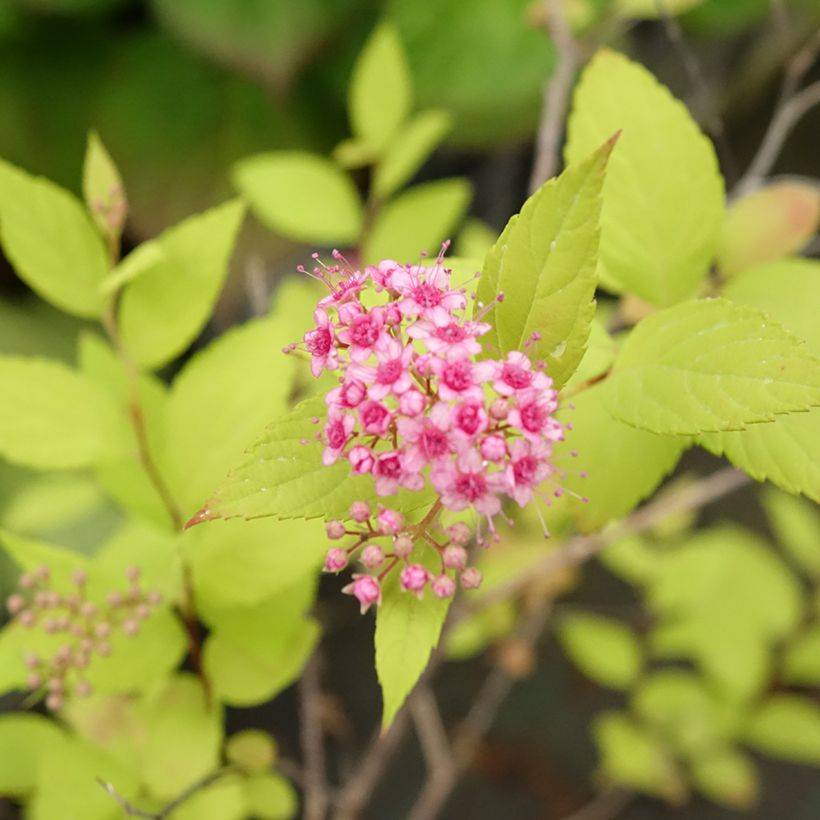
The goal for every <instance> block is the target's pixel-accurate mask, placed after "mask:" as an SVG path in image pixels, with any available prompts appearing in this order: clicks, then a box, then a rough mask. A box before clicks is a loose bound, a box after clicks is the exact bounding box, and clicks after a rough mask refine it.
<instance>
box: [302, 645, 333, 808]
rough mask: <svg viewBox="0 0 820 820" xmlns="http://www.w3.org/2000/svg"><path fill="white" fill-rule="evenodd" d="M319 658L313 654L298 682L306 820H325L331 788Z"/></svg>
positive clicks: (317, 654) (316, 653)
mask: <svg viewBox="0 0 820 820" xmlns="http://www.w3.org/2000/svg"><path fill="white" fill-rule="evenodd" d="M319 664H320V657H319V653H318V650H317V651H316V652H314V653H313V655H312V657H311V658H310V660H309V661H308V663H307V666H306V667H305V669H304V672H303V673H302V677H301V678H300V680H299V704H300V711H301V714H300V718H301V720H300V728H301V741H302V756H303V759H304V781H303V784H302V786H303V789H304V794H305V813H304V817H305V820H324V817H325V816H326V814H327V804H328V789H327V778H326V773H325V772H326V769H325V746H324V737H323V735H322V714H321V707H322V690H321V680H320V669H319Z"/></svg>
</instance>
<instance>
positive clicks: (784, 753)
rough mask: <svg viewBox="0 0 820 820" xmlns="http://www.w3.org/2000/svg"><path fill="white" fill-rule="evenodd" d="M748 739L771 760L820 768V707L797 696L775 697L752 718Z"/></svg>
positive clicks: (747, 734) (748, 741) (746, 734)
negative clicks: (819, 766) (779, 759)
mask: <svg viewBox="0 0 820 820" xmlns="http://www.w3.org/2000/svg"><path fill="white" fill-rule="evenodd" d="M745 740H746V743H748V744H749V745H750V746H751V747H752V748H754V749H756V750H757V751H760V752H764V753H765V754H769V755H772V757H779V758H782V759H783V760H791V761H793V762H795V763H810V764H813V765H820V706H818V705H817V704H816V703H814V702H813V701H811V700H809V699H808V698H802V697H799V696H797V695H773V696H772V697H770V698H769V699H768V700H767V701H766V702H765V703H763V704H762V705H761V706H760V707H759V708H758V710H757V712H756V713H755V714H754V715H753V716H752V718H751V720H750V722H749V725H748V727H747V729H746V733H745Z"/></svg>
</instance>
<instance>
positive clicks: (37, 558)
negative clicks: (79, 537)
mask: <svg viewBox="0 0 820 820" xmlns="http://www.w3.org/2000/svg"><path fill="white" fill-rule="evenodd" d="M0 547H2V549H3V550H4V551H5V552H6V553H7V554H8V556H9V557H10V558H11V559H12V561H14V563H15V564H17V566H18V567H20V570H21V571H22V572H31V571H32V570H34V569H37V568H38V567H42V566H46V567H48V569H49V579H50V584H51V585H52V587H53V588H55V589H56V590H57V591H58V592H63V593H65V592H75V591H76V589H75V587H74V585H73V583H72V581H71V575H72V573H73V572H74V571H75V570H78V569H81V570H86V571H87V570H88V569H89V567H90V566H91V563H90V561H89V560H88V558H86V557H85V556H84V555H80V554H79V553H77V552H74V551H73V550H69V549H66V548H64V547H59V546H57V545H55V544H49V543H48V542H46V541H40V540H36V539H34V538H25V537H23V536H21V535H16V534H15V533H12V532H8V531H7V530H0Z"/></svg>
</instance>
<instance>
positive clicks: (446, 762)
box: [410, 684, 453, 778]
mask: <svg viewBox="0 0 820 820" xmlns="http://www.w3.org/2000/svg"><path fill="white" fill-rule="evenodd" d="M410 714H411V715H412V716H413V724H414V726H415V727H416V734H417V735H418V738H419V743H421V750H422V753H423V754H424V759H425V762H426V764H427V774H428V777H431V778H443V777H447V776H449V773H450V770H451V769H452V768H453V757H452V752H451V751H450V743H449V741H448V740H447V733H446V732H445V731H444V725H443V723H442V720H441V713H440V712H439V708H438V704H437V703H436V698H435V695H434V694H433V690H432V689H431V688H430V686H429V685H427V684H426V685H424V686H421V687H419V688H418V690H417V691H416V696H415V697H414V698H413V699H412V700H411V702H410Z"/></svg>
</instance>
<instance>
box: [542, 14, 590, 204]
mask: <svg viewBox="0 0 820 820" xmlns="http://www.w3.org/2000/svg"><path fill="white" fill-rule="evenodd" d="M544 11H545V13H546V15H547V26H548V28H549V32H550V36H551V37H552V42H553V44H554V45H555V52H556V63H555V69H554V71H553V73H552V76H551V77H550V79H549V82H548V83H547V85H546V87H545V88H544V101H543V106H542V109H541V121H540V123H539V125H538V136H537V139H536V146H535V161H534V162H533V168H532V174H531V175H530V185H529V190H530V193H533V192H534V191H536V190H537V189H538V188H539V187H540V186H541V185H543V183H544V182H546V181H547V180H548V179H549V178H550V177H552V176H554V175H555V172H556V171H557V170H558V161H559V153H560V148H561V135H562V133H563V131H564V125H565V122H566V118H567V111H568V109H569V98H570V93H571V92H572V86H573V84H574V82H575V75H576V74H577V73H578V66H579V64H580V62H581V56H580V52H579V49H578V46H577V44H576V42H575V40H574V39H573V36H572V31H571V30H570V27H569V23H568V22H567V18H566V12H565V8H564V3H563V2H562V0H544Z"/></svg>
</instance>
